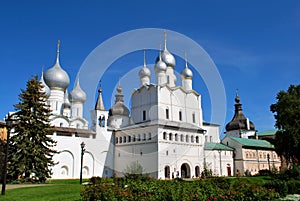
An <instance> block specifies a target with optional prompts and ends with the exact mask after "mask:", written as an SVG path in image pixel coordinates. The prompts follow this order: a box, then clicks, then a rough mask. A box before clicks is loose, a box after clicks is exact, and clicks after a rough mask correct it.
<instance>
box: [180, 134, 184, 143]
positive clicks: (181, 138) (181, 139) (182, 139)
mask: <svg viewBox="0 0 300 201" xmlns="http://www.w3.org/2000/svg"><path fill="white" fill-rule="evenodd" d="M180 141H181V142H183V141H184V136H183V135H182V134H181V135H180Z"/></svg>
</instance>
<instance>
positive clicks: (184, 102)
mask: <svg viewBox="0 0 300 201" xmlns="http://www.w3.org/2000/svg"><path fill="white" fill-rule="evenodd" d="M175 66H176V60H175V57H174V56H173V55H172V54H171V53H170V52H169V51H168V49H167V42H166V35H165V40H164V50H163V51H160V52H159V54H158V56H157V59H156V62H155V66H154V71H155V75H153V76H155V78H156V79H155V80H156V83H150V77H151V71H150V69H149V68H148V67H147V64H146V62H145V59H144V66H143V67H142V68H141V69H140V71H139V74H138V75H137V79H140V86H137V87H139V88H138V89H134V90H133V93H132V97H131V100H132V104H131V108H130V109H129V108H127V107H126V105H125V104H124V100H123V98H124V97H123V94H122V87H121V85H119V86H118V87H117V92H116V94H115V103H114V105H113V106H112V107H111V108H110V109H109V110H107V109H106V108H105V107H104V103H103V98H102V90H103V89H102V88H100V89H99V91H98V97H97V100H96V103H95V107H94V109H93V110H92V111H91V115H92V122H91V128H90V130H89V129H88V121H87V120H86V119H85V118H84V117H83V104H84V102H85V100H86V94H85V92H84V91H83V90H82V89H81V87H80V80H79V79H80V78H79V77H78V78H77V80H76V84H75V87H74V89H73V90H71V92H70V93H68V91H67V88H68V86H69V84H70V80H69V77H68V74H67V73H66V72H65V71H64V70H63V68H62V67H61V66H60V59H59V45H58V48H57V57H56V62H55V65H54V66H53V67H52V68H49V69H48V70H47V71H46V72H45V73H44V74H42V76H41V82H42V84H43V86H44V88H43V90H44V91H45V93H46V96H47V103H48V104H49V105H50V107H51V110H52V116H51V123H52V124H53V125H54V126H55V132H54V134H53V136H52V137H53V138H54V139H55V140H56V141H57V146H56V150H57V151H59V153H58V154H56V155H55V156H54V160H55V162H58V164H57V165H55V166H54V167H53V168H52V170H53V178H55V179H58V178H60V179H61V178H79V172H80V156H81V153H80V152H81V148H80V144H81V143H82V142H84V143H85V145H86V146H85V152H84V157H83V177H85V178H89V177H92V176H101V177H111V176H114V175H115V176H123V175H124V171H126V169H128V168H129V167H131V166H132V165H134V164H137V163H138V164H140V165H141V166H142V168H143V173H145V174H148V175H150V176H152V177H154V178H162V179H168V178H174V177H182V178H192V177H199V176H200V174H201V172H202V171H203V170H204V166H207V168H208V169H211V170H212V172H213V174H214V175H221V176H229V175H232V174H233V172H232V171H233V149H232V148H230V147H228V146H225V145H223V144H221V143H220V138H219V135H220V130H219V125H216V124H211V123H207V122H205V121H204V120H203V115H202V106H201V95H200V94H199V93H198V92H196V91H195V90H194V89H193V72H192V70H191V69H190V68H189V66H188V62H187V61H186V62H185V66H179V67H177V66H176V68H177V69H178V70H179V71H181V73H180V78H179V79H181V85H177V79H178V78H177V77H176V75H175V72H174V71H175Z"/></svg>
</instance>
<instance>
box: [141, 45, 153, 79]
mask: <svg viewBox="0 0 300 201" xmlns="http://www.w3.org/2000/svg"><path fill="white" fill-rule="evenodd" d="M139 76H140V78H143V77H150V76H151V71H150V69H149V68H148V67H147V65H146V50H145V49H144V66H143V68H142V69H141V70H140V71H139Z"/></svg>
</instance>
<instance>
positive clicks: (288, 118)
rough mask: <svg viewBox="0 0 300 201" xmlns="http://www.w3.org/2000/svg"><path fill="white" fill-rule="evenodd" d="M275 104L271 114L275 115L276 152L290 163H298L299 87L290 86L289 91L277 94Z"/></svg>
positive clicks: (299, 129)
mask: <svg viewBox="0 0 300 201" xmlns="http://www.w3.org/2000/svg"><path fill="white" fill-rule="evenodd" d="M276 98H277V103H275V104H272V105H271V107H270V109H271V112H273V113H275V115H274V116H275V119H276V123H275V127H276V128H278V129H279V130H278V131H277V132H276V140H275V149H276V152H277V153H278V154H279V155H280V156H283V157H284V158H285V159H286V163H287V165H289V163H290V162H292V163H294V164H299V161H300V85H297V86H295V85H290V87H289V89H288V90H287V91H286V92H285V91H280V92H279V93H278V94H277V97H276Z"/></svg>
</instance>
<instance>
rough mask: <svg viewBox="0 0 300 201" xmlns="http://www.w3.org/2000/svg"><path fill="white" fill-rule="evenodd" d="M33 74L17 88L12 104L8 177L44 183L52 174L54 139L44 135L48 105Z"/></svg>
mask: <svg viewBox="0 0 300 201" xmlns="http://www.w3.org/2000/svg"><path fill="white" fill-rule="evenodd" d="M37 79H38V78H37V76H35V77H34V78H32V79H30V80H29V81H28V82H27V88H26V90H23V89H22V90H21V93H20V94H19V103H18V104H16V105H14V108H15V110H16V112H15V113H14V115H13V119H14V125H13V135H12V137H11V140H10V145H9V146H10V147H9V155H8V157H9V165H8V176H9V179H11V180H17V179H18V180H20V181H21V182H27V181H30V182H42V183H43V182H45V180H46V179H47V178H49V177H50V176H51V174H52V172H51V169H50V168H49V166H51V165H54V162H53V160H52V157H53V154H55V153H56V151H55V150H53V149H52V147H53V146H55V145H56V142H55V141H54V140H53V139H52V138H50V137H49V136H48V135H51V134H52V133H53V130H52V126H51V125H50V120H49V117H50V108H49V106H48V105H47V104H46V97H45V93H44V92H43V91H42V87H43V86H42V84H41V83H40V82H39V81H38V80H37Z"/></svg>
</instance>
